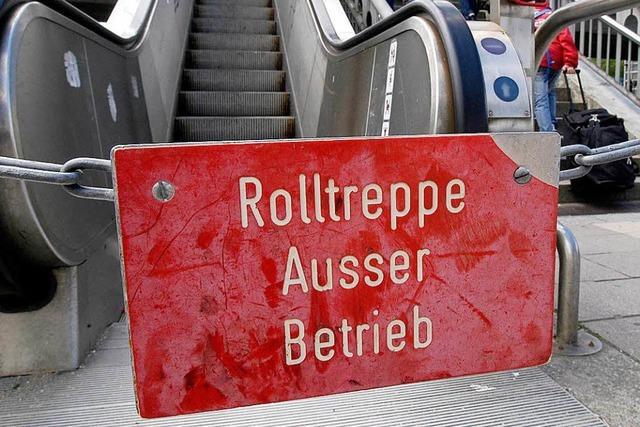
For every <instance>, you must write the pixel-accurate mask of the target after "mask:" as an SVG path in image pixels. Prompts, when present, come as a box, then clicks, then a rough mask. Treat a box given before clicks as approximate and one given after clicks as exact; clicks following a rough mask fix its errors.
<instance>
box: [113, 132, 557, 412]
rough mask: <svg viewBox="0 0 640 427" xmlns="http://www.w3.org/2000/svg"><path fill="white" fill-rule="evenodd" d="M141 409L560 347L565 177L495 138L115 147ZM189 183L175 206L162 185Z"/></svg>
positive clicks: (539, 357)
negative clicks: (526, 160) (524, 179)
mask: <svg viewBox="0 0 640 427" xmlns="http://www.w3.org/2000/svg"><path fill="white" fill-rule="evenodd" d="M114 160H115V177H116V191H117V203H118V208H117V211H118V216H119V224H120V233H121V243H122V255H123V262H124V277H125V282H126V295H127V307H128V314H129V322H130V328H131V344H132V352H133V361H134V373H135V381H136V385H135V389H136V393H137V398H138V405H139V410H140V413H141V414H142V415H143V416H145V417H157V416H167V415H175V414H184V413H190V412H197V411H204V410H213V409H222V408H231V407H236V406H243V405H251V404H257V403H266V402H275V401H282V400H288V399H297V398H303V397H310V396H318V395H325V394H331V393H338V392H345V391H351V390H360V389H366V388H371V387H381V386H388V385H394V384H401V383H410V382H415V381H423V380H430V379H437V378H449V377H455V376H460V375H468V374H476V373H483V372H491V371H497V370H506V369H516V368H523V367H527V366H533V365H539V364H542V363H544V362H546V361H547V360H548V358H549V356H550V354H551V342H552V319H553V286H554V259H555V224H556V208H557V207H556V205H557V188H555V187H553V186H550V185H548V184H545V183H543V182H541V181H539V180H537V179H535V178H534V179H533V180H532V181H531V182H530V183H529V184H527V185H519V184H517V183H516V182H514V180H513V172H514V170H515V169H516V168H517V166H518V165H517V164H515V163H514V162H513V161H512V160H511V159H510V158H508V157H507V156H506V155H505V154H504V153H503V152H502V151H501V150H500V149H499V148H498V146H497V145H496V144H495V142H494V141H493V139H492V138H491V137H490V136H486V135H483V136H477V135H476V136H446V137H394V138H385V139H380V138H374V139H350V140H345V139H342V140H335V141H334V140H321V141H293V142H292V141H289V142H267V143H235V144H223V143H220V144H193V145H172V146H155V147H139V146H138V147H133V146H130V147H126V148H119V149H117V150H116V151H115V152H114ZM160 180H165V181H168V182H170V183H171V184H172V185H173V187H174V188H175V195H174V197H173V198H172V199H171V200H170V201H169V202H166V203H162V202H160V201H158V200H156V199H155V198H154V197H153V195H152V191H151V189H152V188H153V186H154V184H155V183H156V182H158V181H160Z"/></svg>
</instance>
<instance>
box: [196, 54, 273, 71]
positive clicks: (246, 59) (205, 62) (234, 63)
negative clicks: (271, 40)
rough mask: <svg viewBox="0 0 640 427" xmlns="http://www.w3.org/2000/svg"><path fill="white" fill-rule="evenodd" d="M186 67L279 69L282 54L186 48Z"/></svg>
mask: <svg viewBox="0 0 640 427" xmlns="http://www.w3.org/2000/svg"><path fill="white" fill-rule="evenodd" d="M186 68H223V69H224V68H226V69H243V70H280V69H282V54H281V53H280V52H252V51H241V50H188V51H187V57H186Z"/></svg>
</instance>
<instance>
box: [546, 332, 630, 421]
mask: <svg viewBox="0 0 640 427" xmlns="http://www.w3.org/2000/svg"><path fill="white" fill-rule="evenodd" d="M543 370H544V371H545V372H546V373H547V374H548V375H550V376H551V378H553V379H554V380H555V381H557V382H558V383H559V384H561V385H562V386H564V387H565V388H566V389H567V390H568V391H569V392H570V393H571V394H573V395H574V396H575V397H576V398H577V399H578V400H580V401H581V402H582V403H584V404H585V405H586V406H587V407H588V408H589V409H591V410H592V411H594V412H595V413H597V414H598V415H600V416H601V417H602V418H603V419H604V420H605V421H606V422H607V423H609V425H611V426H612V427H618V426H620V427H633V426H638V425H640V363H638V362H637V361H635V360H634V359H632V358H630V357H628V356H626V355H624V354H623V353H621V352H620V351H619V350H617V349H616V348H614V347H613V346H611V345H609V344H605V346H604V348H603V350H602V351H601V352H600V353H597V354H595V355H592V356H588V357H565V356H553V358H552V359H551V361H550V363H549V364H548V365H547V366H545V367H544V368H543Z"/></svg>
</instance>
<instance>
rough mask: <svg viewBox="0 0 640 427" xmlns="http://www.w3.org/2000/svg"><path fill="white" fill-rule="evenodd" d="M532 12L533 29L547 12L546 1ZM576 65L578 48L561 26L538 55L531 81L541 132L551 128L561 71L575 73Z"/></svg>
mask: <svg viewBox="0 0 640 427" xmlns="http://www.w3.org/2000/svg"><path fill="white" fill-rule="evenodd" d="M536 9H537V10H536V13H535V22H534V25H535V28H536V30H537V29H538V27H540V25H542V23H543V22H544V20H545V19H547V18H548V17H549V15H551V12H552V10H551V8H549V6H548V4H547V5H545V6H538V7H537V8H536ZM577 67H578V48H577V47H576V44H575V43H574V41H573V37H572V36H571V32H570V31H569V29H568V28H565V29H564V30H562V31H561V32H560V34H558V36H557V37H556V38H555V39H554V40H553V42H552V43H551V45H550V46H549V49H548V50H547V52H546V53H545V55H544V57H543V58H542V62H541V63H540V66H539V67H538V72H537V74H536V78H535V80H534V82H533V92H534V97H535V111H536V121H537V122H538V128H539V129H540V131H542V132H552V131H554V130H555V123H556V100H557V97H556V83H557V81H558V77H559V76H560V73H561V72H562V71H566V72H567V73H575V72H576V68H577Z"/></svg>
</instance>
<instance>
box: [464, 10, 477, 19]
mask: <svg viewBox="0 0 640 427" xmlns="http://www.w3.org/2000/svg"><path fill="white" fill-rule="evenodd" d="M464 18H465V19H466V20H467V21H475V20H476V14H475V13H473V12H471V13H470V14H468V15H467V16H465V17H464Z"/></svg>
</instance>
